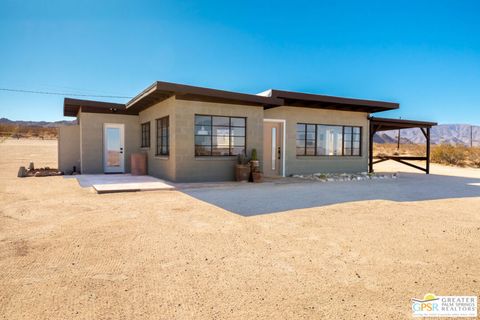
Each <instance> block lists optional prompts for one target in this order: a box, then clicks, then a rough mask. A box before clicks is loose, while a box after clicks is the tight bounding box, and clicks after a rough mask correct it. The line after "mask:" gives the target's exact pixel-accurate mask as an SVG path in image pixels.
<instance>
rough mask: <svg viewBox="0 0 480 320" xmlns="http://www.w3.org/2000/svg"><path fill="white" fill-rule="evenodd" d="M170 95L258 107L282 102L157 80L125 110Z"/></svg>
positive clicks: (127, 105) (137, 107)
mask: <svg viewBox="0 0 480 320" xmlns="http://www.w3.org/2000/svg"><path fill="white" fill-rule="evenodd" d="M172 96H175V97H176V99H179V100H192V101H203V102H216V103H228V104H238V105H251V106H259V107H264V106H269V105H278V104H281V103H282V100H280V99H276V98H272V97H264V96H258V95H255V94H245V93H239V92H232V91H224V90H217V89H210V88H203V87H196V86H189V85H184V84H178V83H171V82H162V81H157V82H155V83H153V84H152V85H151V86H149V87H148V88H147V89H145V90H144V91H142V92H141V93H140V94H138V95H137V96H136V97H134V98H133V99H132V100H130V101H129V102H127V104H126V107H127V110H131V111H134V112H140V111H142V110H145V109H146V108H148V107H150V106H152V105H154V104H156V103H158V102H161V101H163V100H165V99H168V98H170V97H172Z"/></svg>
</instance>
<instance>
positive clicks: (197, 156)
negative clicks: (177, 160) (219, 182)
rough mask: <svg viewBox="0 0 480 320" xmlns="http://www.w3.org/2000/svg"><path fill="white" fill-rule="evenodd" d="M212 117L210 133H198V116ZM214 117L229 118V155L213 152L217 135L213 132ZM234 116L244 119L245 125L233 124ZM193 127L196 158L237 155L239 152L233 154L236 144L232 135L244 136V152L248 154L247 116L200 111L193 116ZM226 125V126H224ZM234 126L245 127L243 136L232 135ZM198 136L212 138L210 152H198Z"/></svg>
mask: <svg viewBox="0 0 480 320" xmlns="http://www.w3.org/2000/svg"><path fill="white" fill-rule="evenodd" d="M197 116H198V117H210V125H207V126H208V127H210V134H209V135H198V134H197V131H196V129H195V127H196V126H197V123H196V117H197ZM214 117H221V118H228V131H229V134H228V155H227V154H223V155H214V154H213V137H215V136H216V135H214V134H213V127H215V126H214V125H213V118H214ZM232 118H237V119H243V120H244V123H245V125H244V126H233V125H232ZM193 127H194V132H193V149H194V150H193V152H194V156H195V157H196V158H216V157H236V156H238V154H232V148H234V147H235V146H232V137H238V138H243V139H244V145H243V154H244V155H246V154H247V117H242V116H229V115H217V114H200V113H195V115H194V117H193ZM224 127H226V126H224ZM232 128H243V129H244V135H243V136H234V135H232ZM196 137H209V138H210V154H197V144H196V141H195V139H196Z"/></svg>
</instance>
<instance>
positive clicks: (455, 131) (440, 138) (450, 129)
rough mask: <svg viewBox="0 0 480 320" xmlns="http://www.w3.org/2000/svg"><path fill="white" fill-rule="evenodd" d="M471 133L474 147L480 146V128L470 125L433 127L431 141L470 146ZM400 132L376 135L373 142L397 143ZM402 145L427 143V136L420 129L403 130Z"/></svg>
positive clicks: (401, 135)
mask: <svg viewBox="0 0 480 320" xmlns="http://www.w3.org/2000/svg"><path fill="white" fill-rule="evenodd" d="M471 132H472V133H473V145H474V146H480V127H479V126H471V125H468V124H441V125H438V126H434V127H432V130H431V141H432V143H433V144H442V143H446V144H462V145H467V146H469V145H470V137H471ZM397 134H398V131H397V130H394V131H383V132H378V133H377V134H375V136H374V138H373V140H374V142H376V143H397ZM400 139H401V143H425V136H424V135H423V133H422V132H421V131H420V129H417V128H415V129H402V130H401V133H400Z"/></svg>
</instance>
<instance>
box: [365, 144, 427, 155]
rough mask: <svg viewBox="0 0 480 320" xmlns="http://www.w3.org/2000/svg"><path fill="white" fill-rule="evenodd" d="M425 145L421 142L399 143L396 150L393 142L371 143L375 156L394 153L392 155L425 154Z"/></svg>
mask: <svg viewBox="0 0 480 320" xmlns="http://www.w3.org/2000/svg"><path fill="white" fill-rule="evenodd" d="M425 152H426V147H425V145H423V144H401V145H400V149H398V150H397V144H395V143H375V144H374V145H373V154H374V155H375V156H382V155H394V156H417V157H421V156H425Z"/></svg>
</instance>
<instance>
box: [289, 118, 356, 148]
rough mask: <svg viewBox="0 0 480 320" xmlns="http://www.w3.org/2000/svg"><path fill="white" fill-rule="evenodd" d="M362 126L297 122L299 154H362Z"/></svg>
mask: <svg viewBox="0 0 480 320" xmlns="http://www.w3.org/2000/svg"><path fill="white" fill-rule="evenodd" d="M361 136H362V128H361V127H351V126H330V125H321V124H307V123H299V124H297V156H360V155H361Z"/></svg>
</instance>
